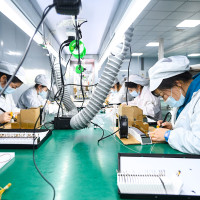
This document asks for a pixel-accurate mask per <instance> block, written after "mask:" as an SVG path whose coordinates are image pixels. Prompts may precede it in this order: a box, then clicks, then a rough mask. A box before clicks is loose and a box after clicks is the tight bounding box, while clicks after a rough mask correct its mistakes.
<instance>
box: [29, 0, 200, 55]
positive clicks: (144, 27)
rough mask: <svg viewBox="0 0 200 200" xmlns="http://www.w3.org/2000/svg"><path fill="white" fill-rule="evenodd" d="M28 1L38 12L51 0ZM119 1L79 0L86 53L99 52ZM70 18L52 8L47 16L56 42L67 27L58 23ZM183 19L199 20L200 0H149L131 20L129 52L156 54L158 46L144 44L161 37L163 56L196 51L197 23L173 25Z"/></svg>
mask: <svg viewBox="0 0 200 200" xmlns="http://www.w3.org/2000/svg"><path fill="white" fill-rule="evenodd" d="M121 1H125V0H121ZM126 1H127V0H126ZM130 1H131V0H130ZM31 2H32V4H33V5H34V7H35V8H36V9H40V11H39V12H40V13H41V11H42V10H44V9H45V7H46V6H47V5H49V4H51V3H52V0H45V1H44V0H31ZM119 5H120V0H82V10H81V12H80V15H79V16H78V17H79V18H84V19H87V20H88V22H87V23H85V24H83V26H82V28H81V30H82V34H83V41H84V44H85V46H86V49H87V54H99V51H100V49H101V45H102V44H103V42H104V39H105V37H106V34H107V33H108V30H109V27H110V26H111V25H112V23H113V20H114V16H115V14H116V12H118V10H119ZM69 18H70V17H69V16H65V15H58V14H56V11H55V9H53V10H52V11H51V12H50V13H49V14H48V16H47V22H46V23H47V25H48V27H49V29H50V30H51V32H52V33H53V34H54V36H55V38H56V39H57V41H58V42H59V43H61V42H63V41H64V40H66V27H62V28H59V27H58V24H59V23H60V22H61V21H62V20H64V19H69ZM185 19H197V20H200V0H151V1H150V3H149V4H148V5H147V7H146V8H145V10H143V12H142V13H141V14H140V15H139V17H138V18H137V19H136V20H135V22H134V23H133V24H132V26H133V27H134V33H133V34H134V36H133V41H132V44H131V47H132V52H139V53H140V52H142V53H144V56H146V57H156V56H157V52H158V47H146V44H147V43H149V42H157V41H159V39H160V38H163V39H164V49H165V56H169V55H177V54H183V55H186V54H189V53H199V52H200V25H199V26H197V27H195V28H188V29H184V30H183V29H182V30H180V29H177V28H176V25H177V24H179V23H180V22H182V21H183V20H185Z"/></svg>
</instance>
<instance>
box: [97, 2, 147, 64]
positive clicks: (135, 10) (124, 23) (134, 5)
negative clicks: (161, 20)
mask: <svg viewBox="0 0 200 200" xmlns="http://www.w3.org/2000/svg"><path fill="white" fill-rule="evenodd" d="M150 1H151V0H142V1H141V0H132V1H131V2H130V4H129V7H128V8H127V10H126V12H125V14H124V15H123V17H122V19H121V21H120V22H119V24H118V26H117V28H116V29H115V35H114V37H113V39H112V40H111V41H110V44H109V46H108V47H107V49H106V51H105V52H104V53H103V54H102V57H101V59H100V62H99V67H101V65H102V64H103V63H104V61H105V60H106V58H107V57H108V56H109V55H110V52H111V51H112V49H113V47H115V46H116V44H118V43H120V41H121V39H122V38H123V35H124V33H125V32H126V31H127V29H128V28H129V27H130V25H131V24H132V23H133V22H134V21H135V20H136V19H137V17H138V16H139V15H140V13H141V12H142V11H143V10H144V8H145V7H146V6H147V5H148V3H149V2H150Z"/></svg>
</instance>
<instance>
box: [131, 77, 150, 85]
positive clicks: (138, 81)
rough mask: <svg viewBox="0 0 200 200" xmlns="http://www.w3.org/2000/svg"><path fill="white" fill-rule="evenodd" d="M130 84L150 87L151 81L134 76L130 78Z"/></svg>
mask: <svg viewBox="0 0 200 200" xmlns="http://www.w3.org/2000/svg"><path fill="white" fill-rule="evenodd" d="M129 82H133V83H135V84H139V85H142V86H146V85H149V80H148V79H146V78H143V77H141V76H139V75H137V74H133V75H130V76H129Z"/></svg>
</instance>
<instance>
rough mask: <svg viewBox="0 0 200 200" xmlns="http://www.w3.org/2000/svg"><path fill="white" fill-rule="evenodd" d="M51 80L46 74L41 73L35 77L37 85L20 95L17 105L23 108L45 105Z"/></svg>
mask: <svg viewBox="0 0 200 200" xmlns="http://www.w3.org/2000/svg"><path fill="white" fill-rule="evenodd" d="M49 85H50V84H49V80H48V79H47V77H46V76H45V75H44V74H39V75H37V76H36V78H35V86H33V87H31V88H29V89H28V90H26V91H25V92H24V93H22V95H21V96H20V98H19V100H18V103H17V107H18V108H21V109H28V108H37V107H40V106H44V104H45V103H46V99H47V92H48V89H50V88H49Z"/></svg>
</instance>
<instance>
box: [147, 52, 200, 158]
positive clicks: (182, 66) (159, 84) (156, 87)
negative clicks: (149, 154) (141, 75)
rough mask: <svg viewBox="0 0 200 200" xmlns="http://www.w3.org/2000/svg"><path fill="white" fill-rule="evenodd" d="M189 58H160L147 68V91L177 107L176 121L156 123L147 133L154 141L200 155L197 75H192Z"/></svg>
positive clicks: (199, 110) (199, 80) (199, 111)
mask: <svg viewBox="0 0 200 200" xmlns="http://www.w3.org/2000/svg"><path fill="white" fill-rule="evenodd" d="M189 69H190V67H189V60H188V59H187V57H185V56H172V57H169V58H163V59H161V60H159V61H158V62H157V63H156V64H155V65H154V66H153V67H152V68H150V69H149V77H150V90H151V91H152V93H153V94H154V95H156V96H161V97H163V99H164V101H165V102H166V103H167V104H168V105H170V106H171V107H175V108H176V122H175V124H174V126H172V124H170V123H162V121H159V122H158V124H159V125H162V126H164V128H158V129H156V130H155V131H154V132H152V133H151V134H150V136H151V138H152V140H153V141H167V142H168V143H169V145H170V146H171V147H172V148H174V149H177V150H179V151H181V152H184V153H191V154H200V123H199V119H200V74H197V75H196V76H194V77H193V78H192V75H191V74H190V73H189Z"/></svg>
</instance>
